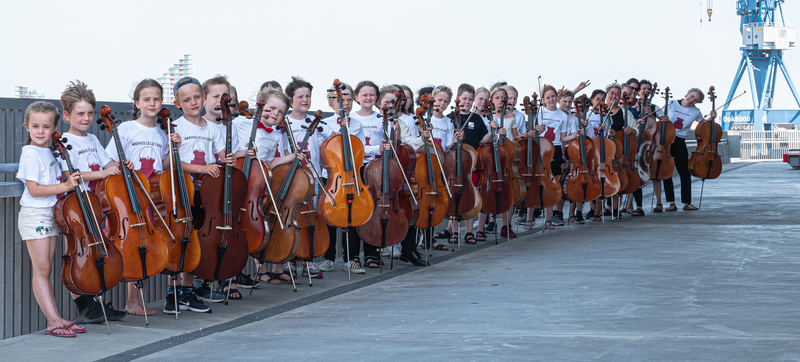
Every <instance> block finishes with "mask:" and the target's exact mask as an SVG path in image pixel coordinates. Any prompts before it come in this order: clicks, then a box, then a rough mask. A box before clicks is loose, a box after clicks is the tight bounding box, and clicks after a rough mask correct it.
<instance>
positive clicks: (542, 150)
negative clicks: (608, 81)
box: [520, 93, 563, 209]
mask: <svg viewBox="0 0 800 362" xmlns="http://www.w3.org/2000/svg"><path fill="white" fill-rule="evenodd" d="M538 97H539V96H538V95H537V94H536V93H533V95H532V96H531V97H527V96H526V97H525V98H523V100H522V105H523V107H524V108H525V114H526V115H527V121H526V122H525V124H526V128H527V129H528V130H533V137H531V136H528V137H527V139H526V142H524V143H521V144H520V146H522V147H523V151H522V160H521V161H520V163H522V164H523V167H522V169H521V173H522V176H523V177H525V178H526V180H527V181H528V182H527V183H526V186H527V187H526V188H527V190H528V193H527V195H526V198H525V202H523V203H522V207H535V208H539V209H544V208H548V207H553V206H555V205H556V204H558V202H559V201H561V198H562V196H563V195H562V194H563V190H562V189H561V186H560V185H559V179H558V177H557V176H555V175H553V171H552V169H551V162H552V160H553V155H554V153H555V145H553V141H551V140H549V139H547V138H545V137H541V135H540V134H539V131H538V130H537V129H536V126H538V125H539V104H538V103H537V98H538Z"/></svg>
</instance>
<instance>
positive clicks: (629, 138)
mask: <svg viewBox="0 0 800 362" xmlns="http://www.w3.org/2000/svg"><path fill="white" fill-rule="evenodd" d="M622 102H623V103H622V105H623V107H622V108H621V111H622V112H625V125H626V127H627V124H628V94H627V93H622ZM618 134H619V135H620V136H619V137H615V138H614V142H615V143H616V147H617V158H618V159H619V168H620V174H625V179H626V183H625V186H624V187H621V189H620V191H619V193H620V194H623V195H627V194H632V193H633V192H634V191H636V190H637V189H638V188H639V184H640V183H639V171H638V170H637V169H636V164H635V163H634V162H633V155H635V154H636V149H637V148H638V146H639V143H638V142H637V141H636V136H635V135H633V134H630V133H625V132H624V131H622V132H619V133H618Z"/></svg>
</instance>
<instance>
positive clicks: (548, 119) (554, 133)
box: [538, 107, 568, 146]
mask: <svg viewBox="0 0 800 362" xmlns="http://www.w3.org/2000/svg"><path fill="white" fill-rule="evenodd" d="M538 117H539V124H543V125H544V126H545V127H547V130H545V131H544V133H543V134H542V136H543V137H545V138H547V139H549V140H551V141H553V145H555V146H561V125H562V124H565V123H566V122H567V118H568V116H567V114H566V113H564V112H562V111H561V110H560V109H558V108H556V110H555V111H550V110H548V109H547V108H544V107H542V108H540V109H539V116H538Z"/></svg>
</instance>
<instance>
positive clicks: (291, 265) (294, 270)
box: [283, 261, 297, 274]
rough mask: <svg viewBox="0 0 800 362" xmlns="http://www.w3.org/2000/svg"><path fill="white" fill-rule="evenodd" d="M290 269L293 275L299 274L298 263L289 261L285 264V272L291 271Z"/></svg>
mask: <svg viewBox="0 0 800 362" xmlns="http://www.w3.org/2000/svg"><path fill="white" fill-rule="evenodd" d="M289 268H291V269H292V273H295V274H297V263H295V262H293V261H287V262H286V263H285V264H283V269H284V270H289Z"/></svg>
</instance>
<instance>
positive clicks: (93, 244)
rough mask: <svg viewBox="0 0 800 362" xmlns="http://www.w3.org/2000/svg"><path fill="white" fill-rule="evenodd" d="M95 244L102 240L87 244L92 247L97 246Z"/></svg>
mask: <svg viewBox="0 0 800 362" xmlns="http://www.w3.org/2000/svg"><path fill="white" fill-rule="evenodd" d="M95 245H100V242H99V241H95V242H93V243H91V244H89V245H87V246H90V247H91V246H95Z"/></svg>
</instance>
